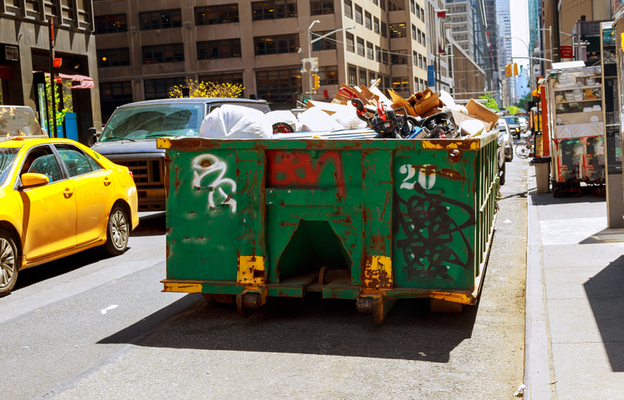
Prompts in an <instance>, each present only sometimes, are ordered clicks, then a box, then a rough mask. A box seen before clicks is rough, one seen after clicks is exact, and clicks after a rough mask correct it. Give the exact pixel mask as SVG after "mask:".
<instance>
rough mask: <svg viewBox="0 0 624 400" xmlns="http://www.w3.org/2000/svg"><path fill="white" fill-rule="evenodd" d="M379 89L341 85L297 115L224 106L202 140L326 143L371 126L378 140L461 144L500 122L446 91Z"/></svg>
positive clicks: (203, 131)
mask: <svg viewBox="0 0 624 400" xmlns="http://www.w3.org/2000/svg"><path fill="white" fill-rule="evenodd" d="M378 84H379V80H377V82H375V84H373V85H372V86H371V87H370V88H369V87H366V86H360V87H354V86H349V85H345V84H343V85H342V86H341V87H340V89H339V90H338V93H337V94H336V96H335V97H334V99H333V100H332V101H331V102H323V101H316V100H310V101H308V104H307V108H306V109H305V110H303V109H301V110H293V111H295V112H296V113H297V115H296V116H295V114H294V113H293V112H292V111H271V112H269V113H267V114H263V115H259V114H261V113H259V112H256V113H254V115H251V111H250V109H249V108H245V107H240V106H232V105H228V106H227V107H226V106H223V107H221V108H219V109H217V110H215V111H213V112H211V113H210V114H208V115H207V116H206V118H205V119H204V121H203V124H202V127H201V129H200V133H199V136H203V137H213V138H265V139H267V138H282V137H284V138H285V136H284V135H283V134H290V133H303V132H305V133H312V134H313V137H325V138H328V137H329V136H332V135H334V133H333V132H340V131H344V130H353V129H363V128H367V127H368V128H370V129H372V130H373V131H374V132H375V133H376V134H377V135H376V136H375V137H376V138H380V139H462V138H465V137H473V136H478V135H480V134H483V133H486V132H488V131H489V130H490V129H491V128H493V127H495V126H496V121H497V120H498V116H497V115H496V114H495V113H494V112H492V111H491V110H489V109H488V108H486V107H484V106H483V105H481V104H480V103H479V102H477V101H475V100H470V102H469V103H468V104H467V105H466V106H465V107H464V106H461V105H457V104H455V101H454V100H453V98H452V96H451V95H450V94H448V93H447V92H445V91H443V90H442V91H440V92H439V93H435V92H433V91H432V90H431V89H426V90H424V91H422V92H416V93H414V94H412V95H411V96H410V97H409V98H407V99H405V98H403V97H402V96H401V95H399V94H398V93H397V92H395V91H394V90H392V89H388V93H389V94H390V98H388V97H386V96H385V95H384V94H383V93H382V92H381V91H380V90H379V89H378V87H377V85H378ZM369 132H370V131H369ZM274 134H280V135H278V136H274ZM299 137H301V136H299ZM367 137H368V135H367Z"/></svg>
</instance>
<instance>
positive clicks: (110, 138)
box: [92, 98, 270, 211]
mask: <svg viewBox="0 0 624 400" xmlns="http://www.w3.org/2000/svg"><path fill="white" fill-rule="evenodd" d="M223 104H233V105H239V106H244V107H251V108H254V109H257V110H260V111H262V112H265V113H266V112H269V111H270V108H269V105H268V104H267V102H266V101H265V100H249V99H239V98H236V99H232V98H182V99H163V100H150V101H141V102H136V103H130V104H126V105H123V106H121V107H119V108H117V110H115V112H114V113H113V115H111V117H110V119H109V120H108V122H107V124H106V127H105V128H104V131H103V132H102V135H101V136H99V138H98V141H97V143H95V144H94V145H93V146H92V149H93V150H95V151H97V152H98V153H100V154H102V155H104V156H105V157H107V158H108V159H110V160H111V161H113V162H114V163H117V164H119V165H123V166H126V167H128V168H129V169H130V171H132V173H133V174H134V180H135V182H136V185H137V190H138V196H139V211H158V210H161V211H163V210H165V151H164V150H161V149H158V148H156V139H157V138H159V137H167V136H185V137H192V136H197V135H198V134H199V128H200V126H201V123H202V121H203V120H204V117H205V116H206V115H208V113H210V112H211V111H213V110H215V109H217V108H219V107H221V106H222V105H223Z"/></svg>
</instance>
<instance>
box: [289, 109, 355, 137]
mask: <svg viewBox="0 0 624 400" xmlns="http://www.w3.org/2000/svg"><path fill="white" fill-rule="evenodd" d="M338 129H344V128H343V127H342V125H340V124H339V123H338V122H336V121H335V120H334V119H333V118H332V117H330V116H329V115H328V114H327V113H326V112H325V111H322V110H320V109H319V108H318V107H312V108H308V109H307V110H305V111H304V112H302V113H301V114H299V120H298V121H297V132H320V131H333V130H338Z"/></svg>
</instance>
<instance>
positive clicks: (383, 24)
mask: <svg viewBox="0 0 624 400" xmlns="http://www.w3.org/2000/svg"><path fill="white" fill-rule="evenodd" d="M381 36H383V37H388V32H387V31H386V23H385V22H382V23H381Z"/></svg>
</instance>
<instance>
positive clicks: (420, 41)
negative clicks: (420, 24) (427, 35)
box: [418, 29, 424, 44]
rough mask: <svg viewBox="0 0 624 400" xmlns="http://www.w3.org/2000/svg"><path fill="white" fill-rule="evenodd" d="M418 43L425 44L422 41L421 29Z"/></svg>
mask: <svg viewBox="0 0 624 400" xmlns="http://www.w3.org/2000/svg"><path fill="white" fill-rule="evenodd" d="M418 43H420V44H424V43H423V41H422V31H421V30H420V29H419V30H418Z"/></svg>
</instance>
